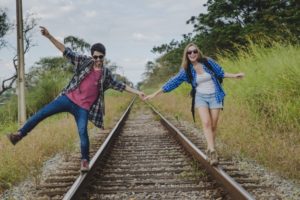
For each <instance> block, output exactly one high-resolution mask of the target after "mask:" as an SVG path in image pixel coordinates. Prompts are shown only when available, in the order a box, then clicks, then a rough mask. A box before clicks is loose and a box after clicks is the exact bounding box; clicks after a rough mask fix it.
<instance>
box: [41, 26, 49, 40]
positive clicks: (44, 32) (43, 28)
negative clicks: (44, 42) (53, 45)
mask: <svg viewBox="0 0 300 200" xmlns="http://www.w3.org/2000/svg"><path fill="white" fill-rule="evenodd" d="M40 29H41V33H42V35H43V36H45V37H47V38H48V37H49V36H50V33H49V31H48V30H47V29H46V28H45V27H43V26H40Z"/></svg>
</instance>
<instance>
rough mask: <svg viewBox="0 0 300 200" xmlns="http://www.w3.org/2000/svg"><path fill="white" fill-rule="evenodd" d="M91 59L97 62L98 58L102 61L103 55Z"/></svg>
mask: <svg viewBox="0 0 300 200" xmlns="http://www.w3.org/2000/svg"><path fill="white" fill-rule="evenodd" d="M93 58H94V59H95V60H97V59H98V58H99V59H100V60H102V59H103V58H104V55H100V56H93Z"/></svg>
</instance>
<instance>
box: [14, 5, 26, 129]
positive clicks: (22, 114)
mask: <svg viewBox="0 0 300 200" xmlns="http://www.w3.org/2000/svg"><path fill="white" fill-rule="evenodd" d="M16 5H17V46H18V70H17V73H18V81H17V87H18V88H17V93H18V122H19V125H23V124H24V123H25V120H26V106H25V75H24V74H25V73H24V40H23V12H22V0H16Z"/></svg>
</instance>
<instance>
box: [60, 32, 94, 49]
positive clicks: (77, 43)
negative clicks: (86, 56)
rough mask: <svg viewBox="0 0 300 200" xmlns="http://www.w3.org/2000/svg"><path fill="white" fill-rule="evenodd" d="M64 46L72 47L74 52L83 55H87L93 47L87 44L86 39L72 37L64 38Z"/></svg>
mask: <svg viewBox="0 0 300 200" xmlns="http://www.w3.org/2000/svg"><path fill="white" fill-rule="evenodd" d="M64 44H65V45H70V47H71V49H72V50H74V51H77V52H81V53H85V52H86V51H89V50H90V47H91V45H90V44H89V43H87V42H86V41H85V40H84V39H81V38H78V37H75V36H72V35H70V36H67V37H65V38H64Z"/></svg>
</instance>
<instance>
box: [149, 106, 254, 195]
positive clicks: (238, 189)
mask: <svg viewBox="0 0 300 200" xmlns="http://www.w3.org/2000/svg"><path fill="white" fill-rule="evenodd" d="M147 104H148V105H149V106H150V108H151V109H152V110H153V112H154V113H155V114H156V115H158V116H159V117H160V121H161V123H162V124H163V125H164V126H165V127H166V128H167V129H168V130H169V131H170V132H171V133H172V134H173V135H174V136H175V138H176V139H177V140H178V141H179V142H180V143H181V145H182V146H183V147H184V149H185V150H186V151H187V152H188V153H190V154H191V155H192V156H193V157H194V158H195V159H196V160H197V161H199V162H200V163H201V164H202V165H203V166H204V167H205V168H206V169H207V171H208V172H209V173H210V174H211V175H212V176H213V177H214V178H215V179H216V180H217V182H219V183H220V184H221V185H222V186H223V187H224V188H225V189H226V190H227V191H228V193H229V195H230V196H231V197H232V198H233V199H239V200H243V199H250V200H254V199H255V198H254V197H253V196H252V195H251V194H249V193H248V192H247V191H246V190H245V189H244V188H243V187H242V186H241V185H240V184H239V183H237V182H236V181H235V180H234V179H233V178H231V177H230V176H229V175H228V174H227V173H226V172H225V171H224V170H223V169H222V168H221V167H219V166H211V165H210V164H209V162H207V159H206V158H207V157H206V155H205V154H204V153H203V152H202V151H201V150H199V149H198V148H197V147H196V146H195V145H194V144H193V143H192V142H191V141H190V140H189V139H188V138H187V137H186V136H184V134H183V133H181V131H180V130H178V129H177V128H176V127H175V126H174V125H173V124H171V123H170V122H169V121H168V120H167V119H166V118H165V117H164V116H163V115H162V114H161V113H159V112H158V111H157V110H156V109H155V108H154V107H153V105H151V104H150V103H147Z"/></svg>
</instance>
